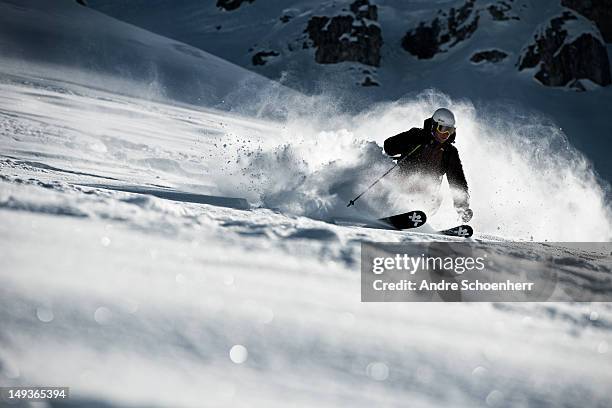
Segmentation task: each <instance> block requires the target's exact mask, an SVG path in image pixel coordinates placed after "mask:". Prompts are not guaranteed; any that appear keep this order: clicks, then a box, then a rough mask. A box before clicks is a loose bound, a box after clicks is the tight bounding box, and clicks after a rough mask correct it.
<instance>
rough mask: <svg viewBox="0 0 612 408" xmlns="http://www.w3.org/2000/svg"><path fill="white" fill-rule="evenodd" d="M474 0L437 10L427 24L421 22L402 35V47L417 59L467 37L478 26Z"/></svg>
mask: <svg viewBox="0 0 612 408" xmlns="http://www.w3.org/2000/svg"><path fill="white" fill-rule="evenodd" d="M474 2H475V0H467V1H466V2H465V4H464V5H463V6H461V7H459V8H458V9H455V8H451V9H450V10H449V11H448V13H446V12H442V11H439V12H438V14H439V16H438V17H436V18H435V19H433V20H432V21H431V22H430V23H429V24H426V23H424V22H421V23H420V24H419V26H418V27H416V28H414V29H412V30H410V31H408V32H407V33H406V35H404V38H402V48H403V49H405V50H406V51H408V52H409V53H411V54H412V55H414V56H416V57H417V58H419V59H429V58H433V56H434V55H436V54H438V53H440V52H446V51H447V50H448V48H451V47H453V46H455V45H456V44H457V43H459V42H461V41H463V40H465V39H467V38H469V37H470V36H471V35H472V34H473V33H474V31H476V29H477V28H478V19H479V18H480V15H479V13H478V10H475V9H474ZM442 46H446V49H443V48H442Z"/></svg>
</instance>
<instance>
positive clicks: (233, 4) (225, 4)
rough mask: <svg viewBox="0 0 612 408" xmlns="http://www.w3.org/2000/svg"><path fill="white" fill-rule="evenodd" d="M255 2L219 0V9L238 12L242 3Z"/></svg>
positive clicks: (251, 1) (249, 0)
mask: <svg viewBox="0 0 612 408" xmlns="http://www.w3.org/2000/svg"><path fill="white" fill-rule="evenodd" d="M254 1H255V0H217V7H219V8H220V9H223V10H226V11H232V10H236V9H237V8H239V7H240V6H242V3H253V2H254Z"/></svg>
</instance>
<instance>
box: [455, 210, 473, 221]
mask: <svg viewBox="0 0 612 408" xmlns="http://www.w3.org/2000/svg"><path fill="white" fill-rule="evenodd" d="M458 213H459V217H460V218H461V221H463V222H469V221H470V220H471V219H472V217H473V216H474V211H472V210H471V209H469V208H465V209H460V210H459V211H458Z"/></svg>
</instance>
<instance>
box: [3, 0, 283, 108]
mask: <svg viewBox="0 0 612 408" xmlns="http://www.w3.org/2000/svg"><path fill="white" fill-rule="evenodd" d="M0 38H1V40H0V41H1V42H0V45H1V46H0V64H2V69H3V71H4V72H12V73H20V72H24V71H25V72H28V73H30V74H36V75H39V76H42V77H44V78H56V79H61V80H68V79H69V80H70V81H71V82H73V83H75V84H80V85H83V84H85V85H87V86H89V87H92V86H96V87H99V88H101V89H105V90H112V91H115V92H120V93H123V94H128V95H138V96H139V97H140V98H148V99H152V100H159V99H165V98H171V99H173V100H175V101H179V102H187V103H195V104H201V105H206V106H216V107H218V108H221V109H229V108H226V107H225V106H226V105H225V104H229V105H231V104H232V103H233V102H234V101H235V100H242V99H243V98H244V97H245V96H248V97H249V98H250V100H253V101H254V100H255V99H257V95H261V92H262V91H261V90H263V89H265V90H267V93H266V95H265V96H263V97H264V98H268V97H270V95H271V94H272V95H274V94H277V93H280V94H282V93H283V92H287V90H284V89H283V87H282V86H279V85H277V84H275V83H273V82H271V81H269V80H267V79H265V78H264V77H262V76H260V75H258V74H255V73H253V72H250V71H247V70H245V69H243V68H240V67H238V66H236V65H233V64H231V63H229V62H227V61H225V60H222V59H221V58H219V57H216V56H214V55H211V54H209V53H207V52H204V51H202V50H198V49H196V48H193V47H190V46H188V45H186V44H184V43H180V42H177V41H173V40H170V39H168V38H164V37H160V36H158V35H154V34H152V33H150V32H147V31H145V30H142V29H140V28H137V27H134V26H132V25H129V24H126V23H123V22H120V21H118V20H115V19H113V18H110V17H108V16H106V15H103V14H101V13H98V12H96V11H94V10H92V9H89V8H86V7H82V6H79V5H78V4H76V2H74V1H71V0H57V1H52V2H51V1H49V2H47V1H44V2H41V1H35V0H24V1H22V0H4V1H2V2H0ZM24 61H27V62H25V63H24ZM32 63H36V65H32ZM34 69H36V71H35V72H34ZM236 84H239V85H240V86H239V88H238V89H240V92H238V91H237V87H236ZM270 93H271V94H270ZM259 108H260V109H261V105H260V106H259Z"/></svg>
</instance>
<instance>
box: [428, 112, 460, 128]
mask: <svg viewBox="0 0 612 408" xmlns="http://www.w3.org/2000/svg"><path fill="white" fill-rule="evenodd" d="M432 119H433V121H434V122H436V123H437V124H438V125H442V126H445V127H449V128H454V127H455V115H453V112H451V111H450V110H448V109H446V108H440V109H438V110H436V111H435V112H434V114H433V116H432Z"/></svg>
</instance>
